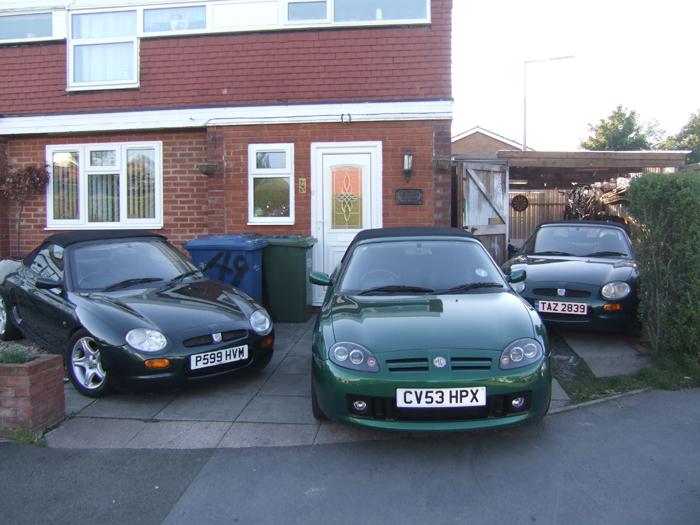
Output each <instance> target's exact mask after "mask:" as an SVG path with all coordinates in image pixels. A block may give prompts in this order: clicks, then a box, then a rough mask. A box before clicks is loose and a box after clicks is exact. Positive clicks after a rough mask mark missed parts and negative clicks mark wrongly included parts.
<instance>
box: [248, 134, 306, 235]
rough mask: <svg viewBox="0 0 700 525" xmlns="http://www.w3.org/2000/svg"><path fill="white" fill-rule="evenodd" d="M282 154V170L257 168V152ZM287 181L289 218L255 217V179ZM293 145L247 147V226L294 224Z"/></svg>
mask: <svg viewBox="0 0 700 525" xmlns="http://www.w3.org/2000/svg"><path fill="white" fill-rule="evenodd" d="M263 151H264V152H284V153H285V158H286V159H287V162H286V164H287V165H286V166H285V167H284V168H258V167H257V162H256V157H257V153H258V152H263ZM282 177H285V178H288V179H289V217H256V216H255V209H254V202H253V196H254V192H253V187H254V181H255V179H264V178H267V179H270V178H282ZM294 193H295V186H294V144H291V143H276V144H249V145H248V224H249V225H256V224H257V225H265V224H267V225H270V224H280V225H282V224H283V225H290V224H294V208H295V206H294Z"/></svg>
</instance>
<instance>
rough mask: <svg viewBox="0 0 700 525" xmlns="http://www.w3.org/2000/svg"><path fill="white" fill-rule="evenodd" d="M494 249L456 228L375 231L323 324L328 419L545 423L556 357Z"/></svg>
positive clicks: (444, 425) (324, 310)
mask: <svg viewBox="0 0 700 525" xmlns="http://www.w3.org/2000/svg"><path fill="white" fill-rule="evenodd" d="M524 277H525V275H524V272H514V274H513V275H511V276H510V277H509V278H506V277H505V276H504V274H503V273H502V272H501V270H500V269H499V268H498V266H497V265H496V264H495V262H494V261H493V259H492V258H491V256H490V255H489V254H488V252H487V251H486V250H485V248H484V247H483V245H482V244H481V243H480V242H479V241H478V240H477V239H476V238H474V237H473V236H472V235H470V234H468V233H466V232H464V231H463V230H459V229H453V228H386V229H376V230H365V231H362V232H360V233H359V234H358V235H357V236H356V237H355V239H354V240H353V241H352V243H351V244H350V246H349V247H348V250H347V252H346V253H345V255H344V257H343V259H342V261H341V263H340V264H339V265H338V267H337V269H336V270H335V271H334V272H333V274H332V275H331V276H328V275H327V274H323V273H318V272H314V273H312V274H311V277H310V279H311V282H312V283H314V284H317V285H320V286H326V287H328V289H327V292H326V295H325V299H324V301H323V306H322V307H321V313H320V315H319V316H318V319H317V321H316V326H315V329H314V337H313V357H312V409H313V413H314V416H315V417H316V418H318V419H323V418H330V419H332V420H335V421H339V422H343V423H348V424H353V425H361V426H366V427H375V428H386V429H396V430H461V429H474V428H487V427H496V426H504V425H511V424H516V423H521V422H524V421H527V420H531V419H538V418H541V417H542V416H544V414H545V413H546V412H547V409H548V407H549V402H550V397H551V372H550V351H549V345H548V340H547V333H546V330H545V328H544V325H543V324H542V321H541V320H540V317H539V316H538V314H537V312H536V311H535V310H534V308H532V306H530V305H529V304H528V303H527V302H526V301H524V300H523V299H522V298H521V297H519V296H518V295H517V294H516V293H515V292H514V291H513V289H512V287H511V284H510V282H509V280H510V281H512V282H517V281H519V280H522V279H524Z"/></svg>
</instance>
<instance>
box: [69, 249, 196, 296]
mask: <svg viewBox="0 0 700 525" xmlns="http://www.w3.org/2000/svg"><path fill="white" fill-rule="evenodd" d="M69 260H70V266H71V274H72V277H73V282H74V283H75V288H76V289H78V290H80V291H96V290H105V289H109V288H110V287H112V288H114V287H115V286H119V284H120V283H125V284H126V285H128V284H129V283H134V284H139V283H143V284H146V283H149V282H151V283H158V282H161V281H169V280H171V279H174V278H176V277H178V276H180V275H183V274H185V273H187V272H193V271H196V268H195V266H194V265H193V264H192V263H190V262H189V261H188V260H187V259H185V258H184V257H183V256H182V255H181V254H180V253H179V252H178V251H177V250H175V249H174V248H173V247H172V246H170V245H169V244H167V243H166V242H164V241H161V240H154V239H136V240H120V241H109V242H91V243H84V244H77V245H74V246H71V249H70V258H69ZM124 287H126V286H124Z"/></svg>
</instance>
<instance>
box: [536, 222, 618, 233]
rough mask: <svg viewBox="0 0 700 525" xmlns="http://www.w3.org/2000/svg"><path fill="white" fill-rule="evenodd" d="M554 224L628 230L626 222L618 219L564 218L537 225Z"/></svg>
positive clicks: (539, 226)
mask: <svg viewBox="0 0 700 525" xmlns="http://www.w3.org/2000/svg"><path fill="white" fill-rule="evenodd" d="M556 225H561V226H573V225H576V226H613V227H616V228H620V229H622V230H625V231H629V227H628V226H627V224H625V223H624V222H618V221H589V220H585V219H581V220H575V219H565V220H561V221H547V222H543V223H541V224H539V225H538V226H537V227H538V228H541V227H542V226H556Z"/></svg>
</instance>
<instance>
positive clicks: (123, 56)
mask: <svg viewBox="0 0 700 525" xmlns="http://www.w3.org/2000/svg"><path fill="white" fill-rule="evenodd" d="M138 13H139V12H138V11H136V10H129V11H100V12H80V13H75V14H72V15H71V17H70V38H69V45H68V89H69V90H85V89H119V88H130V87H138V85H139V41H138V38H137V27H138V18H139V16H138Z"/></svg>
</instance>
